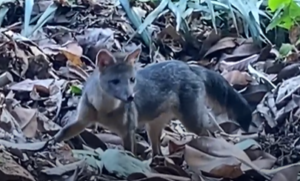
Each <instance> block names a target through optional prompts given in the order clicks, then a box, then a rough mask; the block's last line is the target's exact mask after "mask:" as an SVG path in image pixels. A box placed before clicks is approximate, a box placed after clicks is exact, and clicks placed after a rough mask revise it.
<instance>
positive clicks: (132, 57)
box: [124, 46, 142, 64]
mask: <svg viewBox="0 0 300 181" xmlns="http://www.w3.org/2000/svg"><path fill="white" fill-rule="evenodd" d="M141 52H142V47H141V46H138V47H137V48H136V49H135V50H133V51H132V52H130V53H129V54H128V55H127V56H126V58H125V60H124V61H125V62H127V63H130V64H134V63H135V62H137V60H138V59H139V58H140V55H141Z"/></svg>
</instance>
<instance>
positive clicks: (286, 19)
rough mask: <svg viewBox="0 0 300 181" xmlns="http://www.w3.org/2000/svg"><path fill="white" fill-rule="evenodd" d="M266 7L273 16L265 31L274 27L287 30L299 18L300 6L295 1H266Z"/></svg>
mask: <svg viewBox="0 0 300 181" xmlns="http://www.w3.org/2000/svg"><path fill="white" fill-rule="evenodd" d="M268 7H269V8H270V10H271V12H272V13H274V16H273V18H272V20H271V23H270V24H269V25H268V27H267V29H266V31H269V30H271V29H273V28H275V27H277V26H278V27H281V28H284V29H287V30H289V29H290V28H291V27H292V26H293V25H295V23H297V21H299V18H300V5H299V2H298V1H296V0H268Z"/></svg>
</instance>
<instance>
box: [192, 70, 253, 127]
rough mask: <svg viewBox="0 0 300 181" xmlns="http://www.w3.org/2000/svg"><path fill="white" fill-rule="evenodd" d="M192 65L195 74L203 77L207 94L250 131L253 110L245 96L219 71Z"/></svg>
mask: <svg viewBox="0 0 300 181" xmlns="http://www.w3.org/2000/svg"><path fill="white" fill-rule="evenodd" d="M190 67H191V70H192V71H193V72H194V73H195V74H197V75H198V76H200V77H201V78H202V79H203V81H204V84H205V88H206V93H207V95H208V96H209V97H210V98H211V99H214V100H215V101H217V102H218V103H219V104H220V106H222V107H223V108H225V110H227V111H229V112H228V113H229V115H230V114H231V115H232V117H233V118H234V119H235V121H236V122H237V123H238V124H239V125H240V126H241V128H243V129H244V130H246V131H248V129H249V126H250V124H251V122H252V112H251V108H250V105H249V104H248V102H247V101H246V100H245V99H244V97H243V96H242V95H241V94H239V93H238V92H237V91H236V90H234V88H232V87H231V86H230V84H229V83H228V82H227V81H226V79H225V78H224V77H222V76H221V75H220V74H218V73H217V72H214V71H212V70H209V69H206V68H204V67H200V66H190Z"/></svg>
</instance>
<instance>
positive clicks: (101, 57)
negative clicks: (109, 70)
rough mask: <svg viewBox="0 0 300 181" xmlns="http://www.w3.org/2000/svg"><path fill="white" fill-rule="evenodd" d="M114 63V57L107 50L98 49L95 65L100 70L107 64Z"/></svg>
mask: <svg viewBox="0 0 300 181" xmlns="http://www.w3.org/2000/svg"><path fill="white" fill-rule="evenodd" d="M115 63H116V60H115V58H114V57H113V55H112V54H111V53H110V52H109V51H108V50H106V49H101V50H99V52H98V53H97V56H96V65H97V67H98V68H99V69H100V70H102V69H103V68H105V67H107V66H110V65H113V64H115Z"/></svg>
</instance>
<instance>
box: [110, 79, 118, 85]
mask: <svg viewBox="0 0 300 181" xmlns="http://www.w3.org/2000/svg"><path fill="white" fill-rule="evenodd" d="M110 82H111V83H112V84H118V83H119V82H120V80H119V79H113V80H111V81H110Z"/></svg>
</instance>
